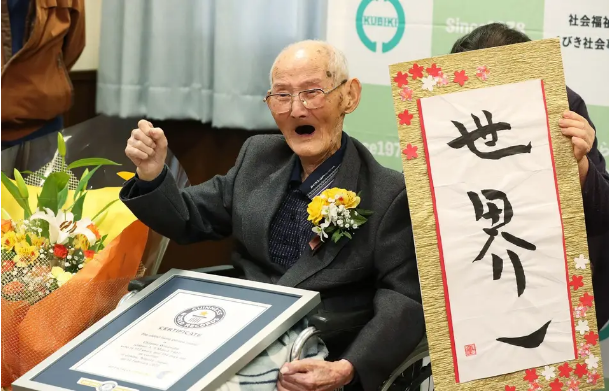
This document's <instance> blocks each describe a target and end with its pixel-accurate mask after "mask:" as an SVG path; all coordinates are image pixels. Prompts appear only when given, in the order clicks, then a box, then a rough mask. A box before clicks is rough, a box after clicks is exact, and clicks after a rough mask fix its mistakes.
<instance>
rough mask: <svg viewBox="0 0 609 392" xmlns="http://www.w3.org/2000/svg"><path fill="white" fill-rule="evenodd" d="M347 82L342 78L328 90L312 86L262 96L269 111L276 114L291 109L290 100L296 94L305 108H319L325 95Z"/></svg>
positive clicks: (322, 104)
mask: <svg viewBox="0 0 609 392" xmlns="http://www.w3.org/2000/svg"><path fill="white" fill-rule="evenodd" d="M345 83H347V80H346V79H345V80H343V81H342V82H340V84H339V85H338V86H336V87H333V88H331V89H330V90H324V89H322V88H312V89H309V90H303V91H299V92H297V93H294V94H288V93H278V94H271V93H270V92H269V93H267V95H266V97H264V102H266V103H267V105H268V106H269V109H270V110H271V112H273V113H276V114H283V113H287V112H289V111H291V110H292V101H293V98H294V97H296V96H298V99H299V100H300V102H302V104H303V105H304V107H305V108H307V109H311V110H312V109H319V108H321V107H322V106H324V103H325V102H326V95H328V94H330V93H331V92H332V91H334V90H336V89H337V88H339V87H340V86H342V85H343V84H345Z"/></svg>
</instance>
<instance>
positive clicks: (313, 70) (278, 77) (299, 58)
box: [271, 46, 345, 159]
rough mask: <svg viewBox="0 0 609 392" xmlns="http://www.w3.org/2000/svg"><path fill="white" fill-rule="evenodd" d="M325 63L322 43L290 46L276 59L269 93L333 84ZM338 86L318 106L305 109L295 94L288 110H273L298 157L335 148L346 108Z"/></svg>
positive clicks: (316, 155) (323, 154)
mask: <svg viewBox="0 0 609 392" xmlns="http://www.w3.org/2000/svg"><path fill="white" fill-rule="evenodd" d="M334 71H335V70H331V69H329V67H328V55H327V51H326V50H325V48H323V47H316V46H306V47H302V48H299V49H294V50H289V51H287V52H286V53H284V54H283V55H282V56H281V58H279V59H278V60H277V62H276V65H275V69H274V71H273V85H272V86H271V93H273V94H276V93H289V94H295V93H298V92H299V91H302V90H308V89H314V88H321V89H324V90H325V91H328V90H330V89H332V88H334V87H335V86H336V85H335V84H334V78H333V74H332V72H334ZM344 88H345V86H341V87H339V88H337V89H336V90H334V91H332V92H331V93H329V94H326V95H325V96H324V97H322V99H323V105H322V106H321V107H320V108H317V109H307V108H306V107H305V105H304V104H303V102H302V101H300V99H298V98H296V97H295V98H294V100H293V102H292V107H291V110H290V111H288V112H287V113H281V114H278V113H273V112H271V113H272V115H273V118H274V119H275V122H276V123H277V126H278V127H279V129H280V130H281V133H282V134H283V136H284V137H285V139H286V141H287V143H288V145H289V146H290V148H291V149H292V151H294V153H295V154H296V155H298V156H299V157H301V158H313V159H315V158H318V159H325V158H327V157H328V156H329V155H330V154H332V153H333V152H334V151H336V150H337V149H338V146H339V144H340V138H341V132H342V123H343V118H344V112H345V107H344V106H345V105H344V102H343V101H344V99H345V96H344V91H343V89H344Z"/></svg>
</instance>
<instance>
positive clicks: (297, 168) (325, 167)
mask: <svg viewBox="0 0 609 392" xmlns="http://www.w3.org/2000/svg"><path fill="white" fill-rule="evenodd" d="M348 140H349V136H348V135H347V133H345V132H343V133H342V137H341V139H340V148H339V149H338V151H336V152H335V153H334V154H332V156H330V157H329V158H328V159H326V160H325V161H323V163H322V164H321V165H319V167H318V168H317V169H315V171H313V173H311V174H310V175H309V176H308V177H307V179H306V180H305V181H304V182H302V180H301V178H302V164H301V163H300V159H297V160H296V162H295V163H294V168H293V169H292V175H291V176H290V187H293V188H298V189H299V190H300V191H301V192H302V193H304V194H305V195H307V196H309V198H313V196H315V195H311V193H312V191H314V190H315V189H316V188H318V186H319V184H320V183H321V182H322V181H324V180H326V179H327V177H328V175H336V171H337V170H338V167H339V166H340V164H341V163H342V162H343V157H344V156H345V150H346V149H347V142H348Z"/></svg>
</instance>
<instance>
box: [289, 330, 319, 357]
mask: <svg viewBox="0 0 609 392" xmlns="http://www.w3.org/2000/svg"><path fill="white" fill-rule="evenodd" d="M319 333H320V332H319V330H317V328H315V327H308V328H305V329H304V330H303V331H302V332H301V333H300V334H299V335H298V337H297V338H296V341H295V342H294V343H293V344H292V349H291V350H290V356H289V358H288V362H292V361H295V360H297V359H301V358H300V356H301V355H302V350H303V349H304V347H305V344H307V342H308V341H309V339H311V338H312V337H314V336H317V335H319Z"/></svg>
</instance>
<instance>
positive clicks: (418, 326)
mask: <svg viewBox="0 0 609 392" xmlns="http://www.w3.org/2000/svg"><path fill="white" fill-rule="evenodd" d="M360 94H361V84H360V82H359V81H358V80H357V79H355V78H349V75H348V70H347V63H346V59H345V57H344V55H343V54H342V53H341V52H340V51H338V50H337V49H336V48H334V47H333V46H331V45H329V44H327V43H323V42H317V41H304V42H300V43H297V44H294V45H292V46H290V47H288V48H286V49H285V50H284V51H283V52H282V53H281V54H280V55H279V56H278V57H277V59H276V61H275V63H274V65H273V67H272V69H271V89H270V90H269V92H268V93H267V95H266V98H265V101H266V103H267V104H268V107H269V109H270V111H271V114H272V115H273V118H274V119H275V122H276V123H277V126H278V127H279V129H280V130H281V133H282V135H281V136H280V135H266V136H254V137H251V138H250V139H248V140H247V141H246V142H245V144H244V146H243V148H242V150H241V152H240V154H239V157H238V158H237V162H236V164H235V166H234V167H233V168H232V169H231V170H229V172H228V173H227V174H226V175H224V176H216V177H215V178H213V179H211V180H210V181H208V182H205V183H203V184H200V185H197V186H193V187H190V188H187V189H184V190H180V189H178V188H177V186H176V184H175V182H174V179H173V178H172V176H171V174H170V173H169V172H168V170H167V168H165V167H164V161H165V154H166V151H167V139H166V138H165V136H164V135H163V131H162V130H161V129H159V128H154V127H153V126H152V124H150V123H149V122H148V121H145V120H142V121H140V122H139V124H138V129H135V130H133V132H132V136H131V138H130V139H129V141H128V143H127V148H126V150H125V151H126V154H127V156H128V157H129V158H130V159H131V160H132V161H133V162H134V163H135V165H136V166H137V177H136V178H133V179H132V180H130V181H128V182H127V183H126V184H125V186H124V188H123V189H122V191H121V200H123V202H124V203H125V204H126V205H127V206H128V207H129V208H130V209H131V210H132V211H133V212H134V214H135V215H136V216H137V217H138V218H139V219H141V220H142V221H143V222H144V223H146V224H147V225H148V226H150V227H151V228H152V229H154V230H155V231H157V232H159V233H162V234H163V235H165V236H167V237H169V238H172V239H174V240H175V241H177V242H179V243H183V244H186V243H191V242H195V241H202V240H208V239H218V238H222V237H226V236H229V235H231V234H232V235H233V236H234V238H235V239H236V242H237V246H236V249H235V252H234V255H233V265H234V266H235V268H236V269H238V271H239V272H240V274H241V276H242V277H243V278H245V279H250V280H255V281H259V282H266V283H274V284H279V285H285V286H290V287H298V288H302V289H307V290H314V291H318V292H320V293H321V297H322V306H321V310H320V312H324V313H340V312H349V311H354V310H363V311H366V310H368V311H369V312H370V315H371V316H370V319H369V320H368V321H367V322H366V323H365V325H361V326H353V332H352V333H351V334H343V335H340V336H337V337H335V338H332V339H327V340H326V344H327V346H328V349H329V351H330V357H331V359H333V360H332V361H321V360H302V361H295V362H292V363H289V364H286V365H285V366H283V368H282V369H281V375H280V376H279V379H278V381H277V387H278V389H280V390H313V389H315V390H316V389H328V390H331V389H336V388H339V387H342V386H345V385H347V386H348V388H355V387H358V386H359V387H363V388H364V389H367V390H376V389H378V388H379V387H380V385H381V383H382V382H383V381H384V380H385V379H386V378H387V377H388V376H389V375H390V373H391V371H392V370H393V369H394V368H395V367H397V366H398V365H399V364H400V362H401V361H402V360H404V359H405V358H406V356H407V355H408V354H409V353H410V352H412V350H413V349H414V348H415V346H416V345H417V343H418V342H419V341H420V339H421V338H422V337H423V335H424V321H423V311H422V306H421V296H420V290H419V283H418V275H417V267H416V262H415V253H414V244H413V237H412V230H411V224H410V218H409V212H408V201H407V198H406V189H405V186H404V180H403V177H402V176H401V175H400V174H399V173H398V172H395V171H392V170H389V169H386V168H384V167H382V166H381V165H380V164H379V163H377V162H376V161H375V159H374V158H373V157H372V155H371V154H370V153H369V152H368V151H367V150H366V148H365V147H364V146H363V145H362V144H361V143H359V142H358V141H357V140H355V139H354V138H351V137H349V136H348V135H347V134H346V133H344V132H343V121H344V118H345V115H347V114H349V113H351V112H353V111H354V110H355V109H356V108H357V106H358V104H359V101H360ZM333 187H338V188H343V189H346V190H349V191H354V192H356V193H359V195H360V197H361V205H360V206H361V207H362V208H363V209H367V210H372V211H373V214H372V215H371V216H370V217H369V220H368V221H367V222H366V223H365V224H364V225H363V226H361V227H359V228H358V229H357V230H354V231H353V232H352V238H351V239H349V238H346V237H343V238H342V239H341V240H340V241H338V242H337V243H335V242H334V241H326V242H324V243H321V245H319V246H318V247H316V246H314V244H315V241H313V240H314V236H315V234H314V233H313V231H312V228H313V226H312V224H311V223H310V222H309V221H308V220H307V217H308V213H307V206H308V204H309V203H310V202H311V201H312V199H313V198H314V197H315V196H316V195H319V194H320V193H321V192H322V191H324V190H326V189H328V188H333ZM312 248H315V250H313V249H312ZM267 388H268V387H267Z"/></svg>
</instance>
